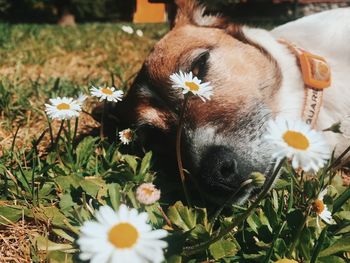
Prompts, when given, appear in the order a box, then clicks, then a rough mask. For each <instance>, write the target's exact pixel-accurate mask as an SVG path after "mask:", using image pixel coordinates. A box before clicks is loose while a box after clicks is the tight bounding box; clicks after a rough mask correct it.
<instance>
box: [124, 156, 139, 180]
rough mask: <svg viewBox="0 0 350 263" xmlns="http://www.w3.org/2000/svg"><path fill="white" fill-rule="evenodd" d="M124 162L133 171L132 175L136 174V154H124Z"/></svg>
mask: <svg viewBox="0 0 350 263" xmlns="http://www.w3.org/2000/svg"><path fill="white" fill-rule="evenodd" d="M123 158H124V160H125V161H126V163H127V164H128V165H129V166H130V168H131V170H132V171H133V173H134V175H136V171H137V160H136V156H133V155H124V156H123Z"/></svg>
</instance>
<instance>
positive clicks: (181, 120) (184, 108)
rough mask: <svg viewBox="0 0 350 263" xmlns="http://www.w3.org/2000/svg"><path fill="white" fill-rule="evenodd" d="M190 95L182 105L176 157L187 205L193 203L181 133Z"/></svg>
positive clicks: (177, 133) (186, 96)
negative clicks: (189, 190)
mask: <svg viewBox="0 0 350 263" xmlns="http://www.w3.org/2000/svg"><path fill="white" fill-rule="evenodd" d="M188 99H189V96H188V95H185V99H184V102H183V105H182V109H181V113H180V118H179V124H178V127H177V132H176V159H177V165H178V168H179V173H180V179H181V184H182V189H183V191H184V194H185V198H186V202H187V205H191V201H190V197H189V194H188V191H187V187H186V182H185V173H184V168H183V163H182V159H181V135H182V128H183V125H184V116H185V111H186V107H187V103H188Z"/></svg>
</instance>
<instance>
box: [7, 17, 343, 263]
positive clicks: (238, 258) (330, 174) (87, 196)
mask: <svg viewBox="0 0 350 263" xmlns="http://www.w3.org/2000/svg"><path fill="white" fill-rule="evenodd" d="M139 27H140V28H142V29H143V30H144V31H145V37H143V38H139V37H136V36H130V35H127V34H125V33H123V32H122V31H121V30H120V28H119V25H118V24H116V25H114V24H113V25H112V24H104V25H100V24H89V25H81V26H77V27H75V28H60V27H56V26H33V25H18V26H9V25H0V57H1V65H0V72H1V76H2V77H1V80H0V95H1V97H0V114H1V115H0V124H1V129H0V137H2V138H0V140H1V145H2V148H0V176H1V177H0V234H1V236H0V260H5V261H6V257H8V258H10V257H14V258H18V259H25V260H27V261H29V258H31V259H32V260H33V262H43V261H45V260H46V261H48V262H79V260H78V258H77V256H78V254H79V251H78V246H77V245H76V243H75V240H76V239H77V238H78V236H79V227H80V226H81V225H82V224H83V223H84V221H86V220H88V219H93V211H94V210H96V209H98V207H99V206H101V205H105V204H107V205H110V206H111V207H113V208H114V209H116V210H117V209H118V207H119V205H120V203H125V204H127V205H128V206H130V207H135V208H137V209H139V211H146V212H147V213H148V214H149V217H150V221H151V224H152V225H153V226H154V227H155V228H165V229H167V230H168V231H169V234H170V235H169V238H168V239H167V241H168V243H169V249H168V250H167V254H166V257H167V259H168V262H202V261H207V260H211V262H214V261H215V262H259V263H260V262H274V261H277V260H278V259H281V258H294V259H296V260H297V261H299V262H327V263H329V262H335V263H337V262H349V259H350V255H349V251H350V202H349V198H350V190H349V188H346V187H344V186H342V180H341V177H340V176H339V173H338V171H337V170H335V169H334V168H333V166H334V162H335V161H331V162H330V163H329V164H328V165H327V167H326V168H325V169H324V170H322V171H320V172H319V173H318V174H316V175H313V174H303V175H299V174H297V173H296V172H295V171H294V170H293V169H292V168H291V167H290V166H289V165H288V164H287V163H285V164H284V165H283V167H282V168H281V170H280V178H279V179H278V180H277V182H276V184H274V187H273V190H270V191H269V192H268V194H267V195H263V196H261V198H257V200H255V201H250V202H247V203H246V204H244V205H241V206H237V205H234V206H231V205H229V207H226V208H225V209H224V212H222V211H221V208H219V207H218V208H217V209H218V210H217V211H214V212H213V211H207V210H206V209H205V208H203V207H194V206H192V207H188V206H186V205H184V204H182V203H181V202H179V201H178V202H176V201H177V200H172V201H169V200H166V199H161V200H160V202H157V203H155V204H153V205H149V206H145V205H142V204H140V203H139V202H138V201H137V200H136V198H135V189H136V187H137V186H138V185H139V184H140V183H142V182H153V181H154V180H155V178H156V177H160V176H162V175H161V174H158V173H157V172H156V171H154V169H152V154H151V153H141V154H140V153H139V154H138V155H137V156H136V155H135V152H140V151H139V149H138V146H137V145H138V143H135V144H132V145H130V146H128V147H126V146H123V145H120V143H119V142H118V141H116V142H114V143H111V142H107V141H106V140H100V138H99V137H93V136H87V135H85V136H84V132H85V128H86V126H88V124H91V123H93V121H92V120H90V119H89V116H87V115H86V114H84V113H82V114H81V116H80V117H79V124H80V125H79V127H78V135H79V136H78V137H79V140H78V138H77V136H75V130H74V129H75V128H74V127H75V122H74V120H73V121H71V123H69V125H68V123H67V122H66V123H65V126H64V127H65V128H64V130H63V132H61V133H60V135H59V136H58V128H59V126H60V122H57V121H54V122H50V127H51V128H52V129H53V131H52V135H50V130H49V129H48V127H49V123H48V121H47V119H46V117H45V115H44V112H43V109H44V103H45V102H47V101H48V99H49V98H51V97H55V96H76V95H77V94H79V93H80V92H85V93H87V91H88V88H89V87H90V85H91V84H92V83H95V84H104V83H108V84H111V79H112V76H113V79H115V81H116V84H118V86H120V87H121V88H122V89H126V88H127V86H128V85H129V84H130V81H131V79H132V77H133V76H134V74H135V73H136V72H137V70H138V69H139V68H140V66H141V63H142V61H143V59H144V57H145V56H146V55H147V53H148V52H149V50H150V49H151V47H152V45H153V44H154V43H155V41H156V40H157V39H159V38H160V36H161V35H163V34H164V33H165V32H166V30H167V29H166V27H165V26H164V25H147V26H146V25H140V26H139ZM52 65H53V66H52ZM77 69H78V70H77ZM5 73H6V74H5ZM95 103H96V100H94V99H91V98H90V99H89V100H88V103H87V105H86V106H85V108H84V109H85V110H86V111H90V110H91V108H92V107H93V105H94V104H95ZM95 125H96V127H97V126H98V125H97V124H95ZM18 127H19V128H18ZM69 127H71V128H70V129H69ZM43 132H44V133H43ZM41 135H42V136H41ZM81 136H83V137H82V138H81ZM56 141H57V143H56ZM266 161H267V162H268V161H269V160H266ZM327 185H331V187H330V188H329V191H328V195H327V196H326V198H325V202H326V204H327V205H328V207H329V209H330V210H331V211H333V217H334V219H335V221H336V224H335V225H331V226H326V225H325V224H324V223H321V228H319V227H317V225H316V215H315V213H314V212H313V211H312V209H311V208H312V203H313V201H314V200H315V198H316V197H317V195H318V193H319V192H320V191H321V189H323V188H324V187H326V186H327ZM160 187H161V190H162V191H163V192H164V193H165V192H167V189H169V187H172V186H167V185H166V184H164V185H160ZM180 196H181V189H180V190H179V198H180ZM160 207H162V209H163V211H164V213H165V214H166V217H165V216H164V215H163V214H162V213H161V210H160V209H159V208H160ZM167 220H170V224H171V225H169V222H167ZM19 233H21V234H19ZM23 236H24V237H25V239H24V240H21V238H22V237H23ZM5 240H6V242H5ZM16 248H17V249H16ZM1 257H2V258H1Z"/></svg>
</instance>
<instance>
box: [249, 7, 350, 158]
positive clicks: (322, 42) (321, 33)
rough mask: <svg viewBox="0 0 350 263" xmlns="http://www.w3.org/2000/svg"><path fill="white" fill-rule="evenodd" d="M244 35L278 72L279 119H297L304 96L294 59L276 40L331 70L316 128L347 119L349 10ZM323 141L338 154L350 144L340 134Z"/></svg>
mask: <svg viewBox="0 0 350 263" xmlns="http://www.w3.org/2000/svg"><path fill="white" fill-rule="evenodd" d="M243 31H244V33H245V35H246V36H247V37H248V38H250V39H251V40H253V41H255V42H256V43H257V44H259V45H261V46H263V47H264V48H265V49H266V50H267V51H268V52H269V53H270V54H271V55H272V56H273V57H274V58H275V59H276V61H277V63H278V65H279V66H280V68H281V72H282V76H283V80H282V81H283V82H282V87H281V89H280V91H279V94H278V100H277V103H279V105H278V109H279V111H280V114H281V115H282V116H285V117H287V118H289V119H291V118H295V119H296V118H300V114H301V112H302V107H303V103H304V96H305V95H304V82H303V80H302V76H301V73H300V69H299V67H298V66H297V63H296V57H295V55H294V54H292V53H291V52H290V51H289V49H288V48H287V47H286V46H285V45H283V44H281V43H279V42H278V39H285V40H287V41H290V42H292V43H295V44H296V45H298V46H299V47H302V48H303V49H306V50H308V51H309V52H311V53H313V54H316V55H319V56H322V57H324V58H326V60H327V61H328V62H329V64H330V66H331V71H332V84H331V87H329V88H328V89H326V90H325V92H324V98H323V105H322V108H321V111H320V114H319V117H318V122H317V127H316V128H317V129H318V130H323V129H326V128H329V127H330V126H331V125H332V124H334V123H336V122H338V121H341V120H343V119H344V118H345V117H346V116H349V115H350V8H340V9H335V10H330V11H326V12H322V13H319V14H315V15H310V16H307V17H304V18H301V19H298V20H296V21H293V22H290V23H287V24H285V25H282V26H279V27H277V28H275V29H273V30H272V31H270V32H268V31H266V30H261V29H252V28H244V29H243ZM326 137H327V140H328V143H329V144H330V146H331V147H332V148H334V147H335V149H336V153H337V154H339V153H340V152H342V151H343V150H344V149H345V148H346V147H347V146H348V145H349V143H350V141H349V139H346V138H344V137H343V136H342V135H340V134H335V133H332V132H327V133H326Z"/></svg>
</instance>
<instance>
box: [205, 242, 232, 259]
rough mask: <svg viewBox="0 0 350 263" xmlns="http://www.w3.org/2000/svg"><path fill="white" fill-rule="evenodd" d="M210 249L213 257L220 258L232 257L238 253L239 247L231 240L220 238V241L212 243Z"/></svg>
mask: <svg viewBox="0 0 350 263" xmlns="http://www.w3.org/2000/svg"><path fill="white" fill-rule="evenodd" d="M209 251H210V254H211V255H212V256H213V258H214V259H215V260H218V259H221V258H224V257H232V256H234V255H236V253H237V248H236V246H235V244H234V243H233V242H231V241H228V240H219V241H218V242H215V243H214V244H211V245H210V247H209Z"/></svg>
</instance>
